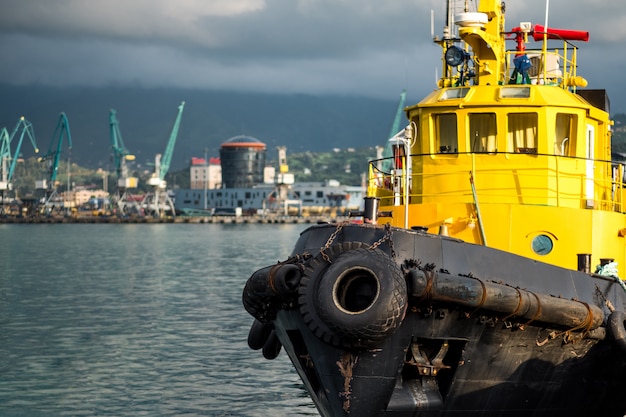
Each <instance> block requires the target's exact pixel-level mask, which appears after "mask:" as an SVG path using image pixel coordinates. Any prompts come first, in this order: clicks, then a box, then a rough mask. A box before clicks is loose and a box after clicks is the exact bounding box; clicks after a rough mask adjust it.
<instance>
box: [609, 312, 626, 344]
mask: <svg viewBox="0 0 626 417" xmlns="http://www.w3.org/2000/svg"><path fill="white" fill-rule="evenodd" d="M607 327H608V330H609V334H610V335H611V338H612V339H613V340H614V341H615V343H617V345H618V346H619V347H620V349H622V351H624V352H626V313H624V312H623V311H617V310H616V311H614V312H612V313H611V315H610V316H609V319H608V321H607Z"/></svg>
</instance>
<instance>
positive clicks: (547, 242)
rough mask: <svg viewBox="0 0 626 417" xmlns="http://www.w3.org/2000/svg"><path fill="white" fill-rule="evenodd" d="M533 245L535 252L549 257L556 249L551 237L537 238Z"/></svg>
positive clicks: (534, 239)
mask: <svg viewBox="0 0 626 417" xmlns="http://www.w3.org/2000/svg"><path fill="white" fill-rule="evenodd" d="M531 245H532V248H533V252H535V253H536V254H537V255H547V254H549V253H550V252H552V249H553V248H554V243H553V242H552V239H550V236H547V235H543V234H541V235H537V236H535V237H534V238H533V240H532V243H531Z"/></svg>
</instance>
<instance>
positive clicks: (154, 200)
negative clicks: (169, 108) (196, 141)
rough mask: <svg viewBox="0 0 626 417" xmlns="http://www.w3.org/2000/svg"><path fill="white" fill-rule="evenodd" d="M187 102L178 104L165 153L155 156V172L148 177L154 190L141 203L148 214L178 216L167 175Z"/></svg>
mask: <svg viewBox="0 0 626 417" xmlns="http://www.w3.org/2000/svg"><path fill="white" fill-rule="evenodd" d="M184 107H185V102H184V101H183V102H182V103H180V106H178V115H177V116H176V120H175V121H174V126H173V127H172V132H171V133H170V138H169V140H168V142H167V146H166V148H165V152H164V153H163V155H161V154H160V153H158V154H156V157H155V158H154V173H153V174H152V176H151V177H150V178H149V179H148V185H149V186H151V187H152V191H151V192H149V193H148V194H146V196H145V197H144V199H143V202H142V203H141V206H142V207H143V208H144V210H145V211H146V213H147V214H152V215H153V216H155V217H159V218H160V217H163V215H164V214H165V213H167V212H169V213H170V214H171V216H172V217H175V216H176V213H175V209H174V203H173V202H172V199H171V198H170V197H169V195H168V194H167V190H166V188H167V182H166V181H165V175H167V172H168V171H169V169H170V163H171V161H172V154H173V153H174V145H175V144H176V138H177V137H178V129H179V127H180V119H181V117H182V115H183V108H184Z"/></svg>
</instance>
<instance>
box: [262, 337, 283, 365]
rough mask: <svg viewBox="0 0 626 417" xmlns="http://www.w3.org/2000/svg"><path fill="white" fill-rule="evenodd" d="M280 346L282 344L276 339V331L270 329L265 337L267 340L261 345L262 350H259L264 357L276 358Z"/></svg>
mask: <svg viewBox="0 0 626 417" xmlns="http://www.w3.org/2000/svg"><path fill="white" fill-rule="evenodd" d="M282 347H283V345H282V343H280V340H278V336H277V335H276V332H275V331H274V330H272V331H270V334H269V336H268V338H267V341H266V342H265V344H264V345H263V350H262V351H261V352H262V353H263V357H264V358H265V359H269V360H272V359H276V357H277V356H278V354H279V353H280V350H281V349H282Z"/></svg>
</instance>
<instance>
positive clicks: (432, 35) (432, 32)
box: [430, 9, 435, 39]
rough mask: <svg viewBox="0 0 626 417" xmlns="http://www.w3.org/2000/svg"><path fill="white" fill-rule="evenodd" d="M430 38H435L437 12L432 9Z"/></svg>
mask: <svg viewBox="0 0 626 417" xmlns="http://www.w3.org/2000/svg"><path fill="white" fill-rule="evenodd" d="M430 37H431V38H432V39H434V38H435V11H434V10H433V9H430Z"/></svg>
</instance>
